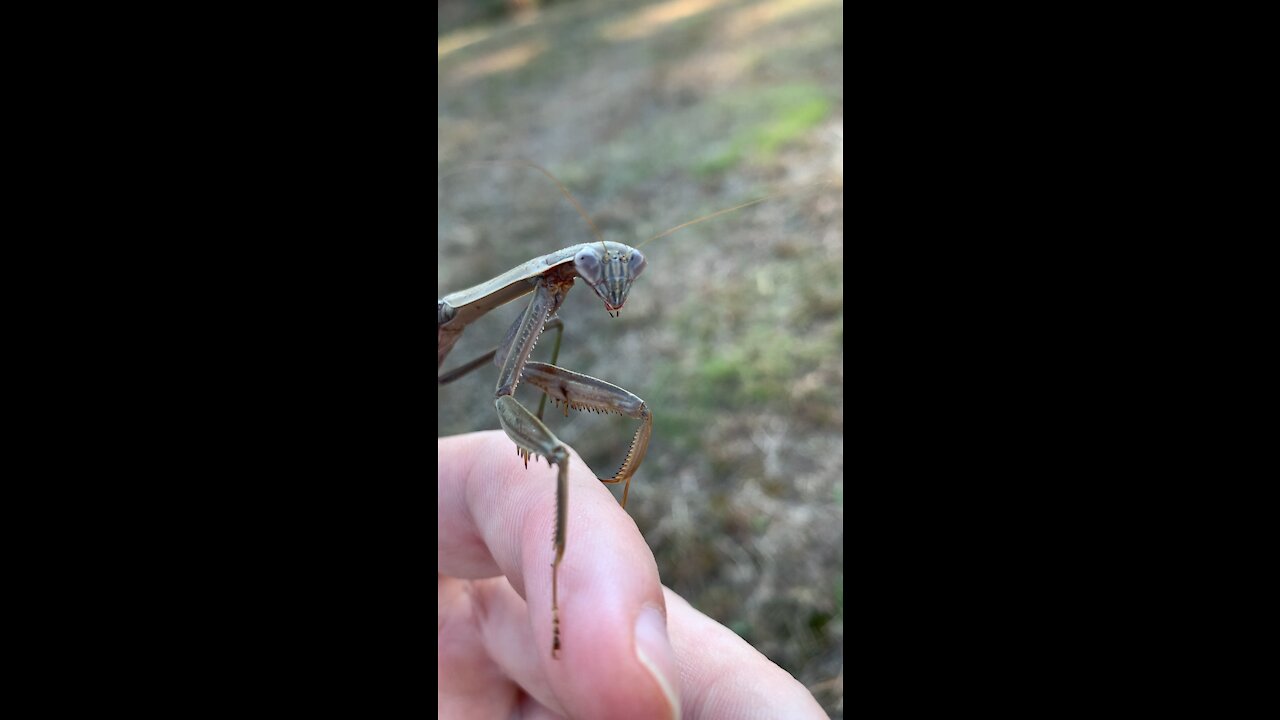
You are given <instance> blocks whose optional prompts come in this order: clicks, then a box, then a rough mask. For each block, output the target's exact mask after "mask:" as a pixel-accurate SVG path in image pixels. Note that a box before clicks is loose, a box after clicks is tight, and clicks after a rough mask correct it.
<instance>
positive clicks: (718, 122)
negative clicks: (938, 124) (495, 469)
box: [437, 0, 844, 717]
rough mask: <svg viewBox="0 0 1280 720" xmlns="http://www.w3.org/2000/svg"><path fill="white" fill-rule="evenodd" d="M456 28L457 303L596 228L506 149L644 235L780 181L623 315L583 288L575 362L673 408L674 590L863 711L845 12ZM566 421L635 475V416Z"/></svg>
mask: <svg viewBox="0 0 1280 720" xmlns="http://www.w3.org/2000/svg"><path fill="white" fill-rule="evenodd" d="M438 20H439V28H440V30H439V33H440V34H439V36H438V38H437V48H438V49H437V63H438V64H437V73H438V77H437V79H438V81H439V86H438V87H439V89H438V91H437V116H438V121H439V122H438V131H437V132H438V135H437V164H438V167H437V175H438V177H439V178H440V182H439V191H438V195H437V217H438V223H437V241H438V244H439V251H438V259H439V268H440V269H439V275H438V278H437V293H438V296H440V297H443V296H444V295H445V294H447V293H449V292H453V291H456V290H460V289H463V288H466V287H468V286H470V285H474V284H476V283H479V282H482V281H484V280H486V279H488V278H491V277H493V276H495V275H497V274H499V273H500V272H503V271H505V270H508V269H510V268H511V267H514V266H515V265H517V264H518V263H520V262H523V261H525V260H528V259H530V258H532V257H534V256H537V255H541V254H545V253H548V252H551V251H553V250H556V249H558V248H561V247H566V246H568V245H572V244H576V243H580V242H587V241H589V240H591V234H590V230H589V229H588V227H587V225H586V223H585V222H583V220H582V219H581V218H579V217H578V216H577V214H576V213H575V212H574V210H573V208H572V206H571V205H570V204H569V203H568V202H566V201H565V200H564V198H563V197H562V196H561V194H560V192H559V190H558V189H557V188H556V187H555V185H554V184H552V183H551V182H550V181H548V180H547V179H546V178H544V177H542V176H541V175H539V174H538V173H537V172H536V171H532V170H530V169H528V168H524V167H520V166H518V165H515V164H510V163H508V164H498V163H486V162H485V161H490V160H501V159H506V160H514V159H516V158H521V157H526V158H529V159H531V160H534V161H535V162H538V163H540V164H542V165H544V166H546V167H547V168H548V169H549V170H551V171H552V172H553V173H554V174H555V175H556V176H557V177H559V178H560V180H561V181H562V182H564V183H565V185H566V186H567V187H568V188H569V190H570V191H571V192H572V193H573V194H574V195H575V196H576V197H577V198H578V200H579V201H580V202H581V203H582V205H583V206H584V207H585V208H586V210H587V212H588V213H589V214H590V215H591V217H592V219H593V220H594V222H595V223H596V224H597V226H598V227H599V228H600V230H601V231H602V233H603V234H604V236H605V238H606V239H608V240H616V241H618V242H625V243H628V244H632V245H634V244H637V243H638V242H640V241H642V240H644V239H645V238H647V237H650V236H652V235H655V234H657V233H659V232H661V231H663V230H665V229H667V228H669V227H673V226H675V225H678V224H680V223H683V222H686V221H688V220H691V219H694V218H697V217H699V216H701V215H705V214H707V213H711V212H714V211H716V210H720V209H723V208H727V207H731V206H733V205H737V204H739V203H742V202H744V201H747V200H751V199H754V198H757V197H760V196H763V195H768V194H771V193H782V194H779V195H778V196H777V197H774V198H773V199H771V200H769V201H767V202H764V203H761V204H758V205H753V206H751V207H749V208H745V209H742V210H739V211H736V212H733V213H729V214H726V215H722V216H720V217H717V218H714V219H711V220H708V221H707V222H704V223H701V224H698V225H694V226H692V227H689V228H686V229H683V230H680V231H679V232H677V233H675V234H673V235H671V236H669V237H666V238H662V239H659V240H656V241H654V242H653V243H651V244H649V245H648V246H646V247H645V249H644V252H645V255H646V257H647V258H648V260H649V264H648V267H647V269H646V271H645V273H644V275H642V276H641V278H640V279H639V280H638V281H637V283H636V284H635V286H634V287H633V289H632V291H631V295H630V298H629V299H628V302H627V305H626V307H625V308H624V310H623V312H622V316H621V317H620V318H618V319H612V318H610V317H609V316H608V315H607V314H606V313H605V311H604V306H603V304H602V303H601V302H600V301H599V300H598V299H597V298H596V296H595V295H594V293H592V292H590V290H589V289H587V288H584V287H579V288H578V289H577V290H576V291H575V292H573V293H571V294H570V295H569V298H568V300H567V301H566V302H565V305H564V307H563V308H562V309H561V312H560V316H561V317H562V318H563V319H564V320H565V323H566V329H565V336H564V344H563V348H562V351H561V356H560V362H559V364H560V365H563V366H565V367H568V368H570V369H573V370H577V371H580V372H585V373H588V374H591V375H595V376H597V377H600V378H602V379H605V380H608V381H610V382H613V383H615V384H617V385H621V386H623V387H625V388H627V389H629V390H631V391H632V392H634V393H636V394H637V395H639V396H640V397H642V398H644V399H645V400H646V401H647V402H648V403H649V406H650V407H651V408H652V409H653V411H654V435H653V439H652V441H651V444H650V447H649V454H648V457H647V458H646V460H645V463H644V465H643V466H642V467H641V468H640V471H639V473H638V474H637V475H636V477H635V479H634V480H633V483H632V488H631V496H630V502H629V503H628V505H629V507H628V510H629V512H630V513H631V515H632V516H633V517H634V518H635V520H636V523H637V524H638V525H639V527H640V530H641V532H643V533H644V535H645V538H646V539H647V540H648V542H649V545H650V547H652V548H653V550H654V553H655V555H656V556H657V559H658V567H659V570H660V572H661V574H662V580H663V582H664V583H665V584H666V585H668V586H670V587H671V588H672V589H674V590H675V591H676V592H678V593H680V594H681V595H682V596H684V597H685V598H686V599H688V600H689V601H690V602H691V603H693V605H694V606H695V607H697V608H699V609H700V610H702V611H703V612H705V613H706V614H708V615H709V616H711V617H713V618H715V619H717V620H719V621H720V622H722V623H724V624H725V625H727V626H729V627H730V628H732V629H733V630H734V631H735V632H737V633H738V634H739V635H741V636H742V637H743V638H744V639H746V640H747V641H748V642H750V643H751V644H752V645H754V646H755V647H757V648H758V649H759V650H760V651H761V652H763V653H764V654H766V655H767V656H769V658H770V659H772V660H773V661H774V662H777V663H778V664H779V665H781V666H782V667H784V668H786V669H787V670H788V671H789V672H791V673H792V674H793V675H795V676H796V677H797V678H798V679H799V680H800V681H801V682H802V683H804V684H805V685H806V686H808V687H809V688H810V690H811V691H813V693H814V695H815V696H816V697H817V698H818V700H819V702H821V703H822V704H823V707H824V708H826V710H827V711H828V713H830V714H831V715H832V716H834V717H842V716H843V701H844V684H843V678H844V653H843V640H844V598H843V566H844V551H843V548H842V544H843V541H844V504H843V503H844V499H843V485H844V450H843V432H844V402H843V392H844V351H843V342H844V283H843V269H842V264H843V256H844V201H843V190H844V188H843V175H844V155H843V152H844V151H843V135H844V91H843V68H842V63H843V55H844V37H843V8H842V6H841V4H840V3H839V2H831V1H829V0H756V1H747V0H741V1H735V0H719V1H718V0H665V1H662V0H659V1H657V2H647V3H637V2H623V1H622V0H609V1H601V2H586V1H582V2H556V3H547V2H541V3H535V2H530V1H527V0H526V1H522V2H512V1H511V0H508V1H506V2H448V1H444V2H440V3H439V15H438ZM817 183H827V184H826V185H822V186H820V187H818V188H816V189H815V188H814V187H813V186H814V185H815V184H817ZM524 304H525V303H524V302H518V303H512V304H510V305H508V306H507V307H505V308H502V309H500V310H499V311H496V312H494V313H491V314H490V315H489V316H488V317H486V318H484V319H483V320H482V321H480V322H479V323H477V324H475V325H473V326H472V327H470V328H468V330H467V332H466V334H465V335H464V336H463V338H462V340H461V341H460V342H459V344H458V345H457V346H456V347H455V348H454V351H453V353H452V354H451V355H450V357H449V359H448V360H447V361H446V363H445V368H446V369H447V368H450V367H453V366H455V365H457V364H458V363H460V362H462V361H463V360H466V359H470V358H471V357H474V356H476V355H478V354H480V353H482V352H484V351H485V350H487V349H488V348H490V347H492V346H493V345H495V344H497V343H498V342H499V341H500V340H501V339H502V336H503V335H504V333H505V331H506V330H507V328H508V327H509V325H510V324H511V323H512V322H513V321H514V319H515V317H516V316H517V315H518V314H519V313H520V312H521V311H522V310H523V307H524ZM550 348H551V344H550V343H548V342H543V343H541V344H540V345H539V347H538V349H537V350H536V351H535V356H536V357H537V358H538V359H543V360H545V359H546V358H547V356H548V355H549V353H550ZM496 372H497V371H496V368H492V367H491V366H486V368H483V369H481V370H479V371H476V372H474V373H472V374H471V375H470V376H468V377H467V378H464V379H463V380H461V381H459V382H457V383H455V384H453V385H449V386H447V387H445V388H443V389H441V391H440V393H439V403H438V410H437V414H438V419H439V422H440V428H441V432H442V433H444V434H453V433H460V432H469V431H472V430H478V429H487V428H497V427H498V422H497V418H496V416H495V415H494V411H493V403H492V394H493V385H494V382H495V379H496ZM519 397H520V399H521V401H522V402H524V403H525V404H526V406H528V407H530V408H535V407H536V403H537V400H538V395H537V393H536V392H534V391H533V390H530V389H529V388H528V387H523V388H522V389H521V390H520V391H519ZM553 410H554V408H552V407H551V406H548V417H549V423H548V425H549V426H550V427H551V429H552V430H553V431H554V432H556V433H557V435H559V437H560V438H561V439H562V440H564V441H565V442H567V443H569V444H570V445H571V446H573V447H574V448H575V449H576V450H577V451H578V452H579V453H580V454H581V455H582V456H583V458H584V459H586V461H587V463H588V464H590V465H591V466H592V467H593V468H595V469H596V470H597V471H598V472H599V473H600V474H602V475H604V474H610V473H612V472H613V471H614V470H615V469H616V468H617V466H618V465H619V464H620V463H621V461H622V459H623V456H624V454H625V452H626V447H627V443H628V442H629V441H630V438H631V436H632V434H633V433H634V430H635V425H636V424H635V421H632V420H628V419H625V418H619V417H617V416H600V415H595V414H591V413H585V414H583V413H576V412H571V413H570V416H569V417H568V418H564V417H563V416H562V415H560V414H557V413H556V412H553ZM549 490H550V489H549ZM618 491H619V492H620V489H618ZM615 494H616V493H615Z"/></svg>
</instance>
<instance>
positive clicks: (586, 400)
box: [524, 362, 653, 508]
mask: <svg viewBox="0 0 1280 720" xmlns="http://www.w3.org/2000/svg"><path fill="white" fill-rule="evenodd" d="M524 379H525V380H526V381H528V383H529V384H530V385H533V386H535V387H537V388H538V389H540V390H542V392H544V393H546V395H544V396H543V397H544V398H546V397H550V398H551V399H552V400H554V401H555V402H556V404H557V405H559V404H563V405H564V408H565V410H564V412H565V415H568V414H569V408H573V409H575V410H590V411H592V412H602V413H617V414H618V415H625V416H627V417H630V418H635V419H637V420H640V421H642V424H641V425H640V427H639V428H638V429H637V430H636V434H635V437H634V438H632V440H631V448H630V449H629V450H628V451H627V457H626V459H625V460H623V461H622V466H621V467H620V468H618V472H616V473H614V475H613V477H611V478H599V480H600V482H602V483H608V484H613V483H626V484H625V485H623V486H622V507H624V508H625V507H626V506H627V493H628V492H629V491H630V490H631V476H632V475H634V474H635V472H636V468H637V467H639V466H640V463H641V461H643V460H644V455H645V452H646V451H647V450H648V449H649V434H650V433H651V432H652V431H653V413H652V412H650V411H649V406H648V405H646V404H645V402H644V401H643V400H641V399H640V398H639V397H638V396H637V395H635V394H633V393H631V392H628V391H627V390H624V389H623V388H620V387H618V386H617V385H613V384H611V383H607V382H605V381H603V380H600V379H598V378H593V377H591V376H590V375H583V374H582V373H576V372H574V371H572V370H566V369H564V368H562V367H556V366H555V365H548V364H546V363H540V362H530V363H527V364H526V365H525V367H524Z"/></svg>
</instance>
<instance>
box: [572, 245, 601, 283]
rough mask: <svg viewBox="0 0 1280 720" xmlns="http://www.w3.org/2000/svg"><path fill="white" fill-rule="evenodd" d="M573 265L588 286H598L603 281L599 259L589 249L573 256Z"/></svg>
mask: <svg viewBox="0 0 1280 720" xmlns="http://www.w3.org/2000/svg"><path fill="white" fill-rule="evenodd" d="M573 265H574V267H575V268H577V270H578V274H579V275H581V276H582V279H583V280H585V281H587V284H588V285H591V286H595V285H599V284H600V281H601V280H602V279H603V278H602V277H601V273H600V257H599V256H597V255H596V253H595V251H594V250H592V249H590V248H588V249H586V250H583V251H582V252H580V253H578V254H577V255H576V256H574V258H573Z"/></svg>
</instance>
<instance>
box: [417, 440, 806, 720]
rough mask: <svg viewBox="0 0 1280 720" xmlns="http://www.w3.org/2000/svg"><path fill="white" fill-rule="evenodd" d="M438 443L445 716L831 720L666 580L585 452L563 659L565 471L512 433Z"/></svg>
mask: <svg viewBox="0 0 1280 720" xmlns="http://www.w3.org/2000/svg"><path fill="white" fill-rule="evenodd" d="M437 449H438V451H439V455H438V458H439V459H438V462H437V471H438V479H439V485H438V500H439V503H438V507H439V522H438V525H437V527H438V536H437V550H438V560H437V561H438V602H439V618H438V645H437V650H436V657H437V660H438V661H439V666H438V667H439V669H438V671H437V680H438V683H439V685H438V687H439V690H438V696H437V705H438V709H439V716H440V717H442V718H515V717H520V718H559V717H574V718H578V717H581V718H603V717H609V718H669V717H683V718H686V719H689V718H715V719H717V720H719V719H721V718H776V717H786V718H824V717H826V713H824V712H823V711H822V709H821V707H819V705H818V703H817V702H816V701H815V700H814V699H813V696H812V695H810V693H809V691H808V690H806V689H805V687H804V686H803V685H801V684H800V683H799V682H797V681H796V680H795V679H794V678H793V677H791V675H790V674H788V673H787V672H786V671H784V670H782V669H781V668H779V667H778V666H777V665H775V664H774V663H772V662H771V661H770V660H769V659H768V658H766V657H765V656H763V655H761V654H760V653H759V652H757V651H756V650H755V649H754V648H752V647H751V646H750V645H749V644H747V643H746V642H745V641H743V640H742V639H741V638H739V637H738V636H737V635H736V634H734V633H733V631H731V630H729V629H728V628H726V627H724V626H723V625H721V624H719V623H717V622H715V621H714V620H712V619H710V618H708V617H707V616H706V615H703V614H702V613H700V612H698V611H697V610H695V609H694V608H693V607H692V606H690V605H689V604H688V603H687V602H685V601H684V600H683V599H682V598H680V596H678V595H676V594H675V593H673V592H671V590H669V589H667V588H664V587H662V585H661V584H660V582H659V579H658V568H657V563H656V562H655V560H654V557H653V553H652V552H651V551H650V550H649V547H648V545H647V544H646V543H645V541H644V537H643V536H641V534H640V531H639V529H638V528H637V527H636V524H635V521H633V520H632V519H631V517H630V516H628V515H627V513H626V511H625V510H623V509H622V508H621V507H620V506H619V504H618V501H617V500H615V499H614V497H613V495H611V494H610V493H609V491H608V490H607V489H606V488H605V486H604V485H602V484H601V483H600V482H599V480H597V479H596V478H597V475H596V474H595V473H594V472H592V471H591V469H590V468H588V467H587V466H586V465H585V464H584V463H583V462H582V461H581V459H579V458H578V456H577V454H576V453H572V452H571V453H570V459H569V464H570V470H569V473H568V476H569V483H570V485H571V486H572V487H571V488H570V491H569V492H570V495H571V496H572V497H573V499H574V501H573V505H572V507H571V509H570V515H569V518H568V533H569V534H570V535H572V537H573V544H572V546H571V549H570V551H569V552H567V553H566V554H565V556H564V560H563V561H562V564H561V567H560V580H559V582H560V585H561V588H560V594H559V595H560V598H559V603H560V613H561V615H562V616H563V617H564V618H565V623H564V624H563V626H562V628H561V635H562V638H561V640H562V645H561V648H560V651H559V653H558V658H557V659H552V657H551V655H550V654H549V653H548V652H547V647H548V646H549V644H550V643H551V633H552V628H551V627H550V625H549V624H548V623H547V622H546V618H547V617H549V616H550V613H551V608H550V603H551V591H550V583H551V574H550V573H549V572H548V569H549V568H550V565H551V562H552V560H553V558H554V550H553V547H552V533H553V529H554V527H555V524H556V507H555V505H556V499H555V493H554V492H548V490H549V489H550V488H553V487H555V483H556V480H557V474H556V469H555V468H552V467H549V466H548V465H547V464H546V463H545V462H539V463H536V464H535V463H532V462H531V463H530V464H529V467H528V469H525V463H524V459H523V458H521V457H519V456H517V454H516V453H515V451H514V449H515V446H514V444H513V443H512V442H511V439H510V438H508V437H507V435H506V434H505V433H503V432H501V431H488V432H478V433H470V434H467V435H458V436H453V437H446V438H440V439H439V440H438V445H437ZM636 500H637V498H632V504H634V503H635V501H636Z"/></svg>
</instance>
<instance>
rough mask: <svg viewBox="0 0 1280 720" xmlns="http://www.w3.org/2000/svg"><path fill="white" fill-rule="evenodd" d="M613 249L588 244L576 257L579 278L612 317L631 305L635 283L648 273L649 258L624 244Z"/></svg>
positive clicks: (575, 265)
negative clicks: (632, 288)
mask: <svg viewBox="0 0 1280 720" xmlns="http://www.w3.org/2000/svg"><path fill="white" fill-rule="evenodd" d="M609 245H610V246H612V247H609V246H603V243H601V245H600V246H597V245H596V244H595V243H592V244H591V245H587V246H586V247H584V248H582V250H580V251H579V252H578V254H577V255H575V256H574V258H573V264H574V267H575V268H576V269H577V271H578V276H579V277H581V278H582V279H583V280H585V281H586V283H587V284H588V285H590V286H591V289H592V290H595V291H596V295H599V296H600V299H601V300H604V309H605V310H606V311H608V312H609V314H610V315H612V314H613V313H614V312H616V311H619V310H621V309H622V306H623V304H624V303H626V302H627V293H628V292H630V291H631V283H633V282H635V279H636V278H637V277H639V275H640V273H642V272H644V266H645V259H644V255H642V254H640V251H639V250H636V249H635V248H633V247H630V246H628V245H623V244H622V243H609Z"/></svg>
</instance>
